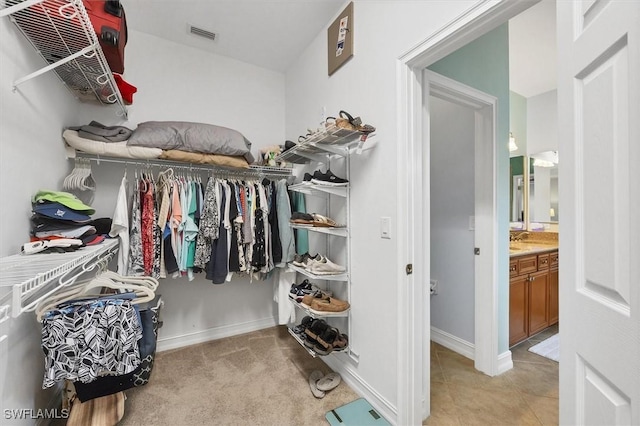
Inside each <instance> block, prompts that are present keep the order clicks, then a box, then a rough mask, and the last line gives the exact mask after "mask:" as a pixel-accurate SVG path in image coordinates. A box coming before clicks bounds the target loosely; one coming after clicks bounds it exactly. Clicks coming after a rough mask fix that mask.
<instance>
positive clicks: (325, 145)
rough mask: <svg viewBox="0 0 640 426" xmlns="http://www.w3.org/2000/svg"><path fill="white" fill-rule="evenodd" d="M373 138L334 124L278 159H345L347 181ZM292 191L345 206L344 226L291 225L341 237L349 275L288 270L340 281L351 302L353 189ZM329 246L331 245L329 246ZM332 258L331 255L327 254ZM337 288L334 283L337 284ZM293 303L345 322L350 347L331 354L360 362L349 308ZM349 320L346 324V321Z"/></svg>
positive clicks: (297, 187)
mask: <svg viewBox="0 0 640 426" xmlns="http://www.w3.org/2000/svg"><path fill="white" fill-rule="evenodd" d="M371 137H372V135H371V134H370V135H365V134H363V133H361V132H353V131H349V130H345V129H340V128H338V127H336V126H335V125H331V126H328V127H327V128H326V130H325V131H324V132H321V133H316V134H314V135H312V136H310V137H308V138H307V139H306V140H305V141H304V142H300V143H298V144H297V145H296V146H294V147H292V148H290V149H289V150H287V151H285V152H283V153H282V154H280V155H279V156H278V157H277V158H276V159H277V160H278V161H285V162H290V163H323V164H327V165H329V163H330V162H331V160H332V159H333V158H336V157H343V158H344V164H345V166H346V167H345V169H346V170H345V173H346V179H347V180H349V178H350V157H351V155H352V154H360V153H361V152H362V151H363V150H364V149H369V148H372V147H374V146H375V145H374V144H372V143H371V141H370V138H371ZM289 190H290V191H294V192H300V193H303V194H307V195H313V196H321V197H326V200H327V205H330V204H331V200H332V198H333V197H336V199H337V200H343V201H340V203H342V202H344V203H345V204H346V221H345V222H346V223H345V226H344V227H314V226H309V225H298V224H292V225H291V227H292V228H296V229H305V230H307V231H309V232H311V233H316V234H318V235H319V236H320V235H324V236H325V237H327V238H328V237H338V238H342V239H343V241H344V244H346V246H345V247H346V259H345V260H346V265H345V266H346V272H345V273H342V274H336V275H316V274H313V273H311V272H309V271H307V270H306V269H305V268H303V267H299V266H296V265H293V264H289V268H290V269H292V270H293V271H295V272H297V273H298V274H301V275H303V276H305V277H308V278H311V279H315V280H320V281H325V282H326V283H327V285H329V286H330V285H332V283H335V282H339V283H340V287H338V288H336V290H340V291H341V292H343V293H345V294H346V295H347V296H346V300H347V301H349V303H351V302H350V300H351V274H350V267H351V234H350V227H349V225H350V217H351V204H350V191H351V186H350V185H346V186H328V185H320V184H315V183H313V182H301V183H297V184H294V185H290V186H289ZM327 247H328V244H327ZM326 254H327V255H329V253H326ZM334 285H335V284H334ZM290 301H291V303H292V304H293V305H294V306H295V307H296V309H298V310H300V311H301V312H302V313H303V314H304V315H308V316H310V317H313V318H323V319H327V320H328V321H331V319H334V318H335V320H336V321H342V322H341V324H346V327H338V329H340V332H341V333H345V334H347V335H348V336H349V345H348V347H347V349H346V350H342V351H334V352H332V354H334V353H335V354H336V355H338V356H340V355H339V354H346V356H348V357H349V358H350V359H351V360H352V361H353V362H354V363H357V362H358V354H357V353H356V352H355V350H354V347H353V341H354V340H353V337H354V336H352V335H351V309H347V310H346V311H344V312H339V313H334V312H327V313H326V314H323V313H321V312H319V311H311V310H309V307H307V306H306V305H303V304H301V303H298V302H296V301H295V300H294V299H291V298H290ZM345 321H346V322H345ZM292 327H295V324H294V325H292V326H291V328H289V333H290V334H291V335H292V336H293V337H294V339H296V341H298V343H300V345H301V346H302V347H304V348H305V349H306V350H307V352H309V354H311V355H312V356H314V357H316V356H319V354H318V353H316V352H315V351H314V350H313V348H309V347H308V346H306V345H305V344H304V340H303V337H301V336H299V335H297V334H296V333H295V332H294V331H293V328H292Z"/></svg>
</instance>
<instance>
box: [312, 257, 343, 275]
mask: <svg viewBox="0 0 640 426" xmlns="http://www.w3.org/2000/svg"><path fill="white" fill-rule="evenodd" d="M346 271H347V269H346V268H345V267H344V266H341V265H338V264H335V263H333V262H332V261H330V260H329V259H328V258H326V257H322V259H321V260H316V261H315V262H314V263H312V264H311V266H310V267H309V272H311V273H312V274H315V275H338V274H344V273H345V272H346Z"/></svg>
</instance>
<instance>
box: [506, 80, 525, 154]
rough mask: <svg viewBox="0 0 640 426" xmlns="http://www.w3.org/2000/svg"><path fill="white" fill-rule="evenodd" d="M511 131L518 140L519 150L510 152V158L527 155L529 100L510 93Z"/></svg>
mask: <svg viewBox="0 0 640 426" xmlns="http://www.w3.org/2000/svg"><path fill="white" fill-rule="evenodd" d="M509 131H510V132H511V133H513V137H514V138H515V139H516V145H517V146H518V149H517V150H516V151H513V152H509V156H510V157H517V156H520V155H526V153H527V98H525V97H524V96H522V95H520V94H518V93H516V92H513V91H511V92H509Z"/></svg>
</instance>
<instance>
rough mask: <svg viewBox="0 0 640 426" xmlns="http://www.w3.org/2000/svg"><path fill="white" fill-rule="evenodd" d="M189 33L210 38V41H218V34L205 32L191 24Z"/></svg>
mask: <svg viewBox="0 0 640 426" xmlns="http://www.w3.org/2000/svg"><path fill="white" fill-rule="evenodd" d="M189 32H190V33H191V34H195V35H197V36H200V37H204V38H208V39H209V40H215V39H216V33H214V32H213V31H207V30H203V29H202V28H198V27H196V26H194V25H191V24H189Z"/></svg>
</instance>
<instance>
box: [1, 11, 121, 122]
mask: <svg viewBox="0 0 640 426" xmlns="http://www.w3.org/2000/svg"><path fill="white" fill-rule="evenodd" d="M4 4H5V7H4V8H3V9H0V17H1V16H6V15H9V16H10V19H11V21H12V22H13V23H14V24H15V25H16V26H17V27H18V29H19V30H20V32H21V33H22V34H23V35H24V36H25V37H26V38H27V40H28V41H29V42H30V43H31V45H32V46H33V48H34V49H35V50H36V51H37V52H38V53H39V54H40V56H42V58H43V59H44V60H45V62H46V63H47V64H48V65H47V66H46V67H44V68H42V69H40V70H38V71H35V72H33V73H31V74H29V75H28V76H26V77H23V78H21V79H18V80H16V81H15V82H14V85H13V86H14V90H15V89H16V88H17V86H18V85H20V84H22V83H24V82H25V81H28V80H30V79H32V78H34V77H36V76H38V75H40V74H43V73H45V72H48V71H51V70H52V71H54V72H55V73H56V75H57V76H58V77H59V78H60V79H61V80H62V82H63V83H64V84H65V86H66V87H67V88H68V89H69V90H70V91H71V92H72V93H73V94H74V95H75V96H76V97H77V98H78V99H79V100H81V101H87V102H96V101H97V102H98V103H101V104H115V105H117V106H119V107H120V114H121V115H122V116H124V117H125V118H126V116H127V109H126V107H125V104H124V101H123V99H122V96H121V94H120V91H119V90H118V87H117V85H116V83H115V80H114V78H113V74H112V73H111V70H110V68H109V65H108V63H107V60H106V58H105V56H104V53H103V52H102V48H101V47H100V44H99V42H98V38H97V36H96V33H95V31H94V29H93V25H92V24H91V20H90V19H89V15H88V14H87V11H86V10H85V8H84V5H83V3H82V0H36V1H33V0H30V1H29V0H28V1H22V0H5V2H4Z"/></svg>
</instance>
